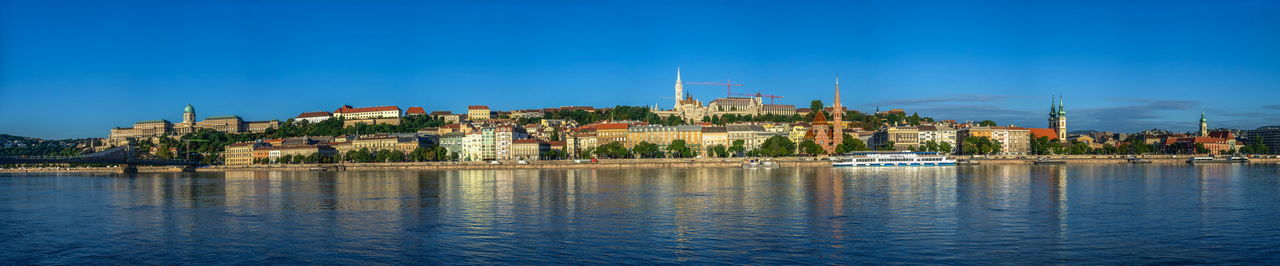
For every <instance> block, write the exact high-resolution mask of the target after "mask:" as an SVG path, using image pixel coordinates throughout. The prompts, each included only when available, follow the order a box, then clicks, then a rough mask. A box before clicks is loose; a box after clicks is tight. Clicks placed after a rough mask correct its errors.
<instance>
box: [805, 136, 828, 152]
mask: <svg viewBox="0 0 1280 266" xmlns="http://www.w3.org/2000/svg"><path fill="white" fill-rule="evenodd" d="M800 150H801V151H804V153H805V154H808V155H812V156H818V155H823V154H826V153H827V151H826V150H825V149H823V148H822V146H820V145H818V143H816V142H813V140H810V139H806V140H804V141H801V142H800Z"/></svg>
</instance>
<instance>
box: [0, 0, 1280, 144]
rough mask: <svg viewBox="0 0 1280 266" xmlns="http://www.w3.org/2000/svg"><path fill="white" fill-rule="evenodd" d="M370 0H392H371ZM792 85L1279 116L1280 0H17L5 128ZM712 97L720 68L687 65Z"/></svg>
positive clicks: (1264, 118)
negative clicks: (676, 87)
mask: <svg viewBox="0 0 1280 266" xmlns="http://www.w3.org/2000/svg"><path fill="white" fill-rule="evenodd" d="M370 2H373V3H370ZM676 67H681V68H682V69H683V73H684V80H685V81H686V82H715V81H721V80H725V79H733V80H734V81H735V83H736V82H741V83H743V84H745V85H746V86H744V87H740V89H739V91H741V92H756V91H760V92H764V93H770V94H777V95H782V96H784V97H786V98H784V99H781V100H780V103H788V104H795V105H799V106H805V105H807V104H808V101H809V100H811V99H822V100H824V101H826V102H828V103H829V102H830V99H831V82H832V79H833V77H834V75H835V74H836V73H839V75H840V77H841V86H842V89H843V90H844V92H845V93H844V95H843V98H844V100H845V101H846V102H845V105H846V106H850V107H853V108H857V109H860V110H866V111H870V110H873V109H875V107H876V106H877V105H879V106H881V108H884V109H888V108H903V109H906V110H908V111H909V112H911V111H915V112H919V113H920V114H921V115H927V116H933V117H937V118H941V119H957V120H981V119H993V120H996V121H998V122H1000V123H1002V124H1017V125H1021V126H1029V127H1044V126H1045V124H1046V123H1047V122H1046V120H1045V119H1046V117H1045V115H1046V113H1047V111H1048V110H1047V105H1048V101H1049V97H1050V96H1051V95H1055V94H1063V95H1065V97H1066V101H1067V102H1066V105H1067V108H1068V112H1069V113H1068V115H1069V118H1070V120H1069V126H1070V128H1071V129H1072V130H1077V129H1096V130H1115V131H1136V130H1142V129H1148V128H1153V127H1159V128H1164V129H1170V130H1175V131H1191V130H1194V128H1195V126H1196V124H1195V123H1196V120H1197V119H1198V118H1199V113H1200V112H1201V111H1202V110H1203V111H1205V112H1207V113H1208V114H1209V119H1210V122H1211V126H1212V127H1233V128H1255V127H1257V126H1261V125H1271V124H1280V100H1277V99H1278V98H1280V2H1278V1H1096V2H1094V1H875V2H870V1H838V2H801V1H404V2H395V1H296V2H292V1H59V0H43V1H25V0H0V133H6V134H16V135H25V136H34V137H45V138H67V137H104V136H106V134H107V131H108V129H109V128H110V127H113V126H129V125H131V124H132V123H133V122H134V121H139V120H149V119H169V120H171V121H176V120H180V119H181V110H182V107H183V106H184V105H186V104H187V103H191V104H194V105H195V106H196V108H197V111H198V113H199V115H200V117H201V118H203V117H206V116H215V115H239V116H242V117H244V118H246V119H249V120H266V119H273V118H276V119H285V118H289V117H292V116H295V115H297V114H298V113H300V112H304V111H315V110H327V111H331V110H333V109H335V108H336V107H337V106H340V105H343V104H350V105H355V106H374V105H400V106H402V107H407V106H423V107H425V108H426V109H427V110H453V111H462V110H464V109H465V108H466V106H467V105H475V104H485V105H490V106H492V107H494V108H497V109H503V110H509V109H523V108H539V107H553V106H562V105H591V106H598V107H604V106H614V105H652V104H654V103H658V104H660V105H661V106H662V107H664V108H669V107H670V103H669V102H670V100H669V99H660V98H658V97H668V96H669V95H670V94H671V85H672V83H673V81H674V80H673V79H674V75H675V73H674V72H675V68H676ZM686 88H687V90H690V91H692V93H693V94H694V95H695V96H696V97H698V98H701V99H703V100H704V101H707V100H710V99H712V98H713V97H719V96H722V95H723V93H724V89H723V88H722V87H715V86H694V85H689V86H686Z"/></svg>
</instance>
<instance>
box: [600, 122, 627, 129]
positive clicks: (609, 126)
mask: <svg viewBox="0 0 1280 266" xmlns="http://www.w3.org/2000/svg"><path fill="white" fill-rule="evenodd" d="M628 127H630V126H628V125H627V124H625V123H609V124H599V125H596V130H607V129H627V128H628Z"/></svg>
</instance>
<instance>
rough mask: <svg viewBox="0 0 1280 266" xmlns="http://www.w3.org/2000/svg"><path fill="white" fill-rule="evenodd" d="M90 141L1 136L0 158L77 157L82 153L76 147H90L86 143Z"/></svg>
mask: <svg viewBox="0 0 1280 266" xmlns="http://www.w3.org/2000/svg"><path fill="white" fill-rule="evenodd" d="M90 140H92V139H60V140H46V139H41V138H32V137H23V136H14V135H9V134H0V156H45V155H75V154H79V153H80V151H81V149H78V148H76V147H77V146H81V147H88V146H87V144H88V143H86V142H88V141H90ZM81 144H85V145H81Z"/></svg>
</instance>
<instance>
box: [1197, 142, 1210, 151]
mask: <svg viewBox="0 0 1280 266" xmlns="http://www.w3.org/2000/svg"><path fill="white" fill-rule="evenodd" d="M1196 153H1209V148H1205V147H1204V143H1196Z"/></svg>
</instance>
